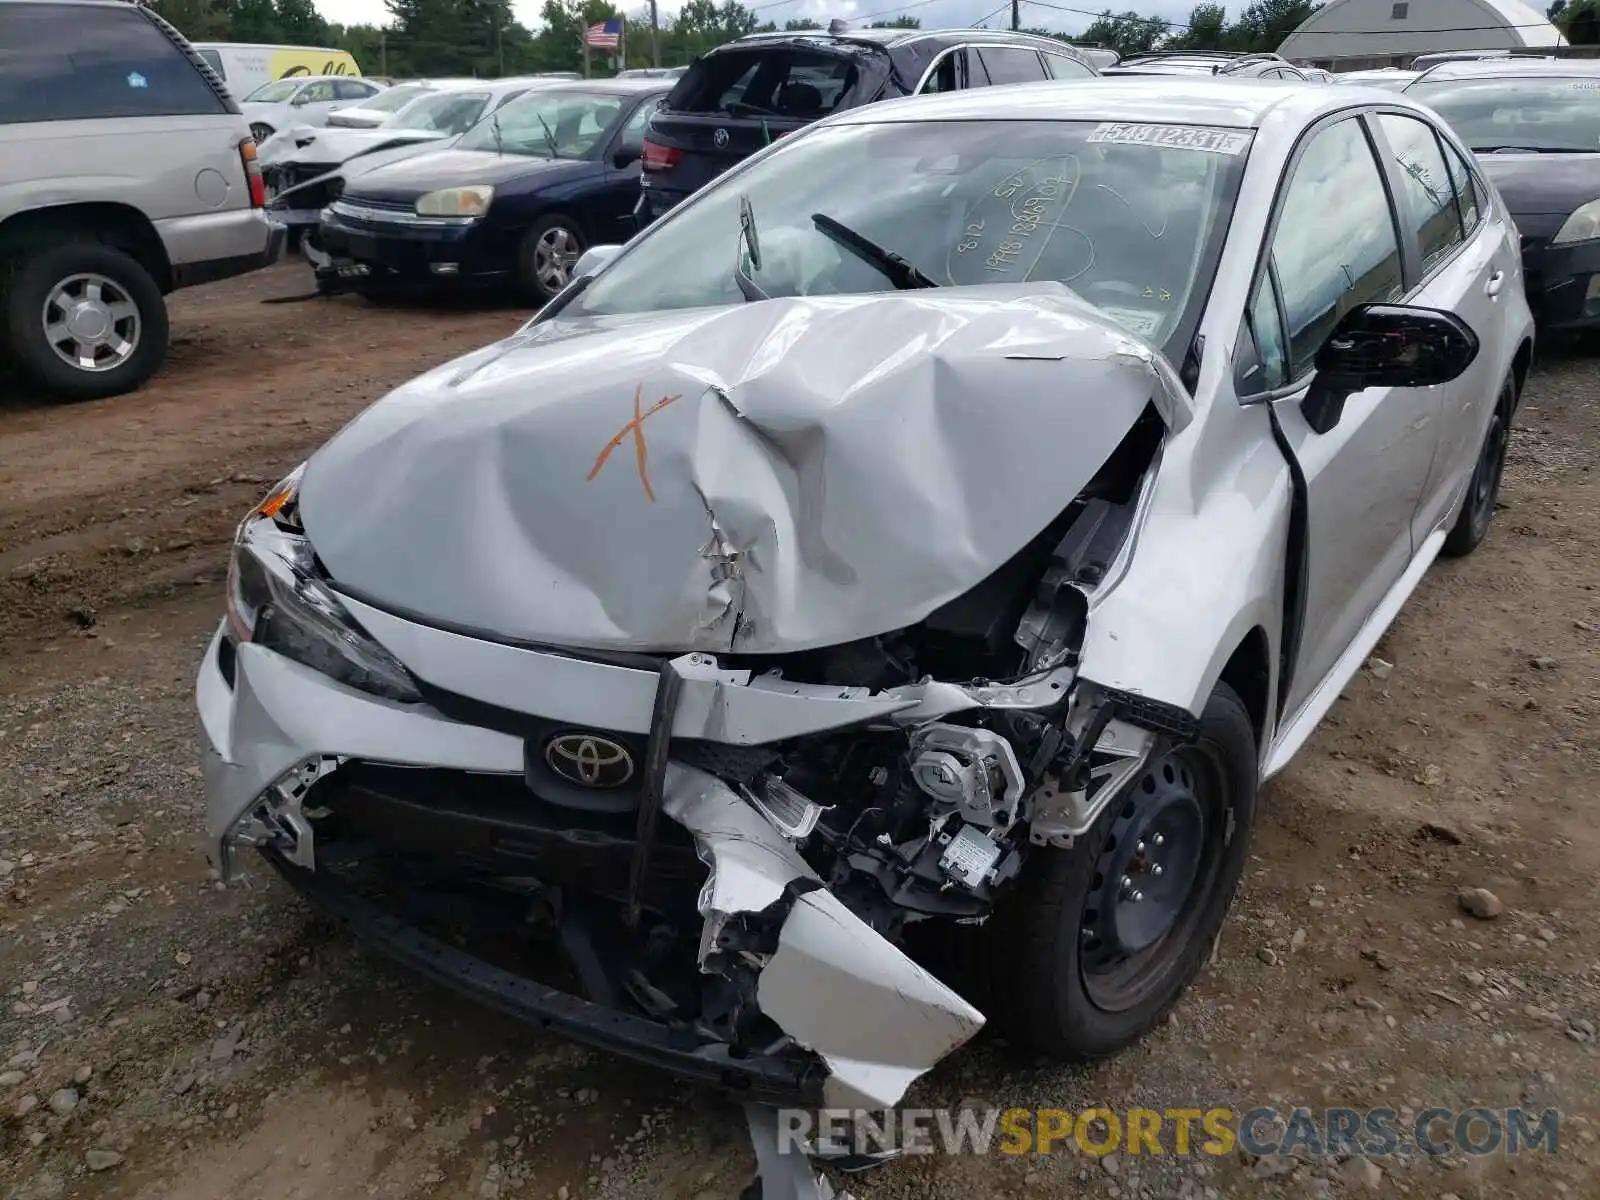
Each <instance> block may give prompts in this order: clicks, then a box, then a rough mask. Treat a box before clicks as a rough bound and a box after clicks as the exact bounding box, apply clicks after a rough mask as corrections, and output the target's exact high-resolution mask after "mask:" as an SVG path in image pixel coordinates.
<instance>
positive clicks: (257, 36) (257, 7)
mask: <svg viewBox="0 0 1600 1200" xmlns="http://www.w3.org/2000/svg"><path fill="white" fill-rule="evenodd" d="M228 38H229V39H230V40H231V41H235V42H267V43H269V44H270V43H273V42H281V41H283V30H281V29H279V28H278V9H277V6H276V5H274V4H273V2H272V0H230V3H229V4H228Z"/></svg>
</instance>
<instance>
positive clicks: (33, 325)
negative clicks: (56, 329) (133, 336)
mask: <svg viewBox="0 0 1600 1200" xmlns="http://www.w3.org/2000/svg"><path fill="white" fill-rule="evenodd" d="M75 276H98V277H100V278H101V279H104V280H106V281H107V282H108V284H109V287H107V286H104V285H102V288H101V293H102V296H106V297H113V298H114V303H115V304H116V305H117V306H118V309H117V311H119V312H120V311H125V310H124V309H122V308H121V305H123V304H124V303H128V304H131V305H132V306H133V313H134V317H133V320H134V322H135V324H133V325H130V324H128V323H127V318H125V317H124V318H119V319H118V322H117V324H116V325H115V326H114V328H115V329H117V331H118V332H119V333H123V334H126V333H129V332H131V331H132V330H133V329H134V328H137V333H138V336H137V340H134V341H133V350H132V353H130V354H128V355H127V357H126V358H124V359H123V360H122V361H121V362H118V363H116V364H115V365H109V366H106V367H105V368H104V369H101V370H86V369H84V368H82V367H79V366H75V365H74V364H73V363H70V362H68V361H67V360H66V359H65V358H63V357H62V356H61V355H60V354H58V353H57V352H56V349H55V346H54V345H53V344H52V342H51V341H50V339H49V338H48V337H47V335H46V332H45V329H46V321H45V304H46V301H47V300H48V299H49V298H50V297H51V296H52V294H54V293H55V292H56V289H57V287H58V286H59V285H61V284H63V283H65V282H66V281H68V280H71V279H73V278H74V277H75ZM0 287H3V289H4V295H3V307H0V324H3V333H4V336H5V340H6V344H7V346H8V348H9V349H10V351H11V355H12V357H13V358H14V359H15V360H16V362H17V365H18V366H19V367H21V369H22V371H23V373H24V374H25V375H28V376H29V377H31V378H32V379H33V380H34V382H35V383H37V384H38V385H39V386H40V387H41V388H43V389H44V390H45V391H46V392H47V393H49V394H50V395H53V396H57V397H60V398H62V399H67V400H95V399H99V398H101V397H103V396H119V395H121V394H123V393H124V392H131V391H133V390H134V389H135V388H138V387H140V386H141V385H143V384H144V382H145V381H146V380H148V379H149V378H150V376H152V375H154V374H155V373H156V370H157V369H158V368H159V367H160V366H161V364H162V362H163V361H165V359H166V357H167V338H168V327H167V306H166V302H165V300H163V298H162V296H161V289H160V288H159V287H158V286H157V285H156V282H155V280H154V279H152V278H151V277H150V272H148V271H146V270H145V269H144V267H143V266H142V265H140V263H139V262H138V261H137V260H135V259H134V258H132V257H131V256H130V255H128V254H125V253H123V252H122V251H121V250H118V249H117V248H116V247H114V246H109V245H106V244H105V243H104V242H96V241H88V240H84V241H69V242H65V243H61V244H58V245H53V246H45V247H43V248H41V249H39V250H36V251H34V252H32V253H26V252H25V256H24V257H23V258H22V260H21V261H20V262H19V263H18V264H17V265H16V266H15V267H14V268H13V270H12V272H11V274H10V276H9V278H7V279H5V280H4V282H3V284H0ZM123 340H124V341H127V340H129V339H128V338H127V337H126V336H124V338H123ZM107 353H108V356H109V357H114V355H112V354H111V352H109V351H108V352H107Z"/></svg>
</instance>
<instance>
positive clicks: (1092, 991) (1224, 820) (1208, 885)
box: [1078, 743, 1233, 1012]
mask: <svg viewBox="0 0 1600 1200" xmlns="http://www.w3.org/2000/svg"><path fill="white" fill-rule="evenodd" d="M1169 769H1170V770H1172V771H1174V772H1175V773H1179V774H1181V775H1183V776H1184V777H1185V778H1186V780H1187V786H1188V790H1189V792H1190V796H1191V798H1192V801H1193V803H1194V814H1195V816H1197V817H1198V825H1196V826H1194V828H1193V832H1192V835H1191V836H1193V837H1194V838H1195V847H1194V848H1195V850H1196V857H1197V859H1198V861H1197V862H1195V863H1193V864H1192V865H1191V867H1190V868H1189V869H1186V870H1180V871H1179V875H1180V877H1182V879H1183V886H1182V888H1181V892H1182V896H1181V898H1180V897H1173V898H1172V900H1174V901H1176V907H1177V909H1178V915H1177V916H1176V918H1175V919H1174V920H1173V921H1172V923H1171V924H1170V925H1168V926H1167V927H1166V928H1165V929H1164V930H1163V932H1162V933H1161V934H1160V936H1159V937H1157V938H1155V939H1154V940H1153V941H1152V942H1151V943H1150V944H1148V945H1145V946H1143V947H1141V948H1140V949H1138V950H1137V951H1135V952H1133V953H1131V954H1128V955H1126V956H1125V957H1121V958H1119V960H1117V961H1115V962H1106V963H1094V962H1093V959H1094V955H1093V947H1094V946H1095V944H1096V942H1095V936H1094V934H1095V928H1094V925H1093V923H1092V922H1091V920H1090V917H1091V913H1092V912H1094V911H1095V910H1096V906H1097V904H1099V903H1101V902H1102V898H1103V895H1104V893H1103V892H1102V893H1101V894H1100V895H1099V896H1097V894H1096V891H1091V893H1090V895H1089V897H1088V898H1087V899H1086V902H1085V911H1084V914H1083V921H1082V928H1080V930H1079V933H1078V936H1079V938H1080V948H1079V967H1078V969H1079V977H1080V979H1081V980H1082V983H1083V988H1084V992H1085V994H1086V995H1087V997H1088V999H1089V1001H1090V1002H1091V1003H1092V1004H1093V1005H1094V1006H1095V1007H1096V1008H1098V1009H1100V1010H1101V1011H1103V1012H1127V1011H1129V1010H1131V1009H1133V1008H1136V1007H1138V1005H1140V1004H1142V1003H1144V1002H1145V1001H1146V1000H1147V999H1148V998H1149V997H1150V996H1153V995H1155V994H1157V993H1159V992H1161V991H1162V990H1163V989H1164V988H1165V987H1166V985H1167V983H1168V981H1169V980H1170V978H1171V976H1172V974H1173V973H1174V972H1175V971H1176V970H1178V968H1179V966H1180V963H1181V960H1182V959H1183V958H1184V949H1185V947H1186V946H1187V945H1188V944H1189V942H1190V940H1191V938H1192V935H1193V929H1194V926H1196V925H1197V924H1198V922H1199V920H1200V917H1201V912H1202V910H1203V909H1204V908H1205V907H1206V906H1207V902H1208V900H1209V897H1210V895H1211V893H1212V892H1213V891H1214V890H1215V888H1216V887H1217V883H1218V880H1219V879H1220V878H1221V874H1222V864H1223V860H1224V858H1225V857H1226V854H1227V842H1226V839H1224V838H1221V837H1219V836H1218V834H1219V833H1220V832H1221V831H1223V830H1226V829H1229V828H1231V822H1232V819H1233V814H1232V807H1231V805H1230V803H1229V800H1228V791H1227V783H1226V780H1227V778H1228V773H1227V769H1226V767H1225V766H1224V765H1223V763H1222V760H1221V758H1220V757H1219V756H1218V755H1217V753H1216V752H1215V751H1214V750H1213V749H1212V748H1211V747H1210V746H1208V745H1206V744H1204V743H1197V744H1194V745H1189V746H1185V747H1183V748H1182V749H1179V750H1175V751H1173V752H1171V753H1170V754H1168V755H1167V756H1165V757H1164V758H1163V759H1161V760H1158V761H1157V762H1155V763H1152V764H1151V766H1150V767H1149V768H1148V769H1147V771H1146V772H1145V776H1144V778H1149V777H1152V776H1154V775H1155V774H1156V773H1157V772H1161V773H1165V772H1166V771H1168V770H1169ZM1141 782H1142V780H1141ZM1135 786H1136V787H1138V786H1139V785H1135ZM1129 832H1132V831H1131V830H1130V831H1129ZM1104 858H1105V853H1104V852H1103V853H1102V860H1103V859H1104ZM1101 865H1102V864H1097V870H1098V869H1100V866H1101ZM1173 865H1174V864H1168V869H1169V870H1171V869H1172V867H1173ZM1101 883H1102V881H1099V880H1097V884H1101ZM1103 883H1109V884H1111V885H1112V888H1113V890H1120V884H1121V881H1120V880H1106V881H1103ZM1139 883H1140V881H1139V880H1137V879H1135V886H1138V885H1139ZM1143 886H1145V887H1148V886H1149V884H1148V882H1146V883H1144V885H1143ZM1091 964H1093V965H1091Z"/></svg>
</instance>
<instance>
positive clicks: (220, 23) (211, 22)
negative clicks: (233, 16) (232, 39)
mask: <svg viewBox="0 0 1600 1200" xmlns="http://www.w3.org/2000/svg"><path fill="white" fill-rule="evenodd" d="M150 7H151V8H153V9H154V10H155V11H156V12H157V13H159V14H160V15H161V16H162V17H163V18H165V19H166V20H168V21H170V22H171V23H172V24H173V25H174V26H176V27H177V30H178V32H179V33H181V34H183V36H184V37H186V38H188V39H189V40H190V41H192V42H203V41H216V40H220V39H222V38H225V37H227V36H228V32H229V19H228V11H227V10H226V9H225V8H222V7H221V6H220V5H217V4H214V3H213V2H212V0H159V2H156V0H152V3H151V5H150Z"/></svg>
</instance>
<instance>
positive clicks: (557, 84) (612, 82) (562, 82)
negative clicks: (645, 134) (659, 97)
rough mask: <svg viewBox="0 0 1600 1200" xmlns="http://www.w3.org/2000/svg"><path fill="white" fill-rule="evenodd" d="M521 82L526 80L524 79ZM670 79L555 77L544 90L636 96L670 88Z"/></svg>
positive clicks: (542, 89) (671, 81)
mask: <svg viewBox="0 0 1600 1200" xmlns="http://www.w3.org/2000/svg"><path fill="white" fill-rule="evenodd" d="M523 82H527V81H526V80H524V81H523ZM673 82H674V81H673V80H671V79H557V80H552V81H549V82H547V83H546V84H545V86H544V87H543V88H541V89H540V90H541V91H545V92H589V93H596V92H598V93H600V94H601V95H618V96H637V95H639V93H641V92H666V91H669V90H671V88H670V85H671V84H672V83H673Z"/></svg>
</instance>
